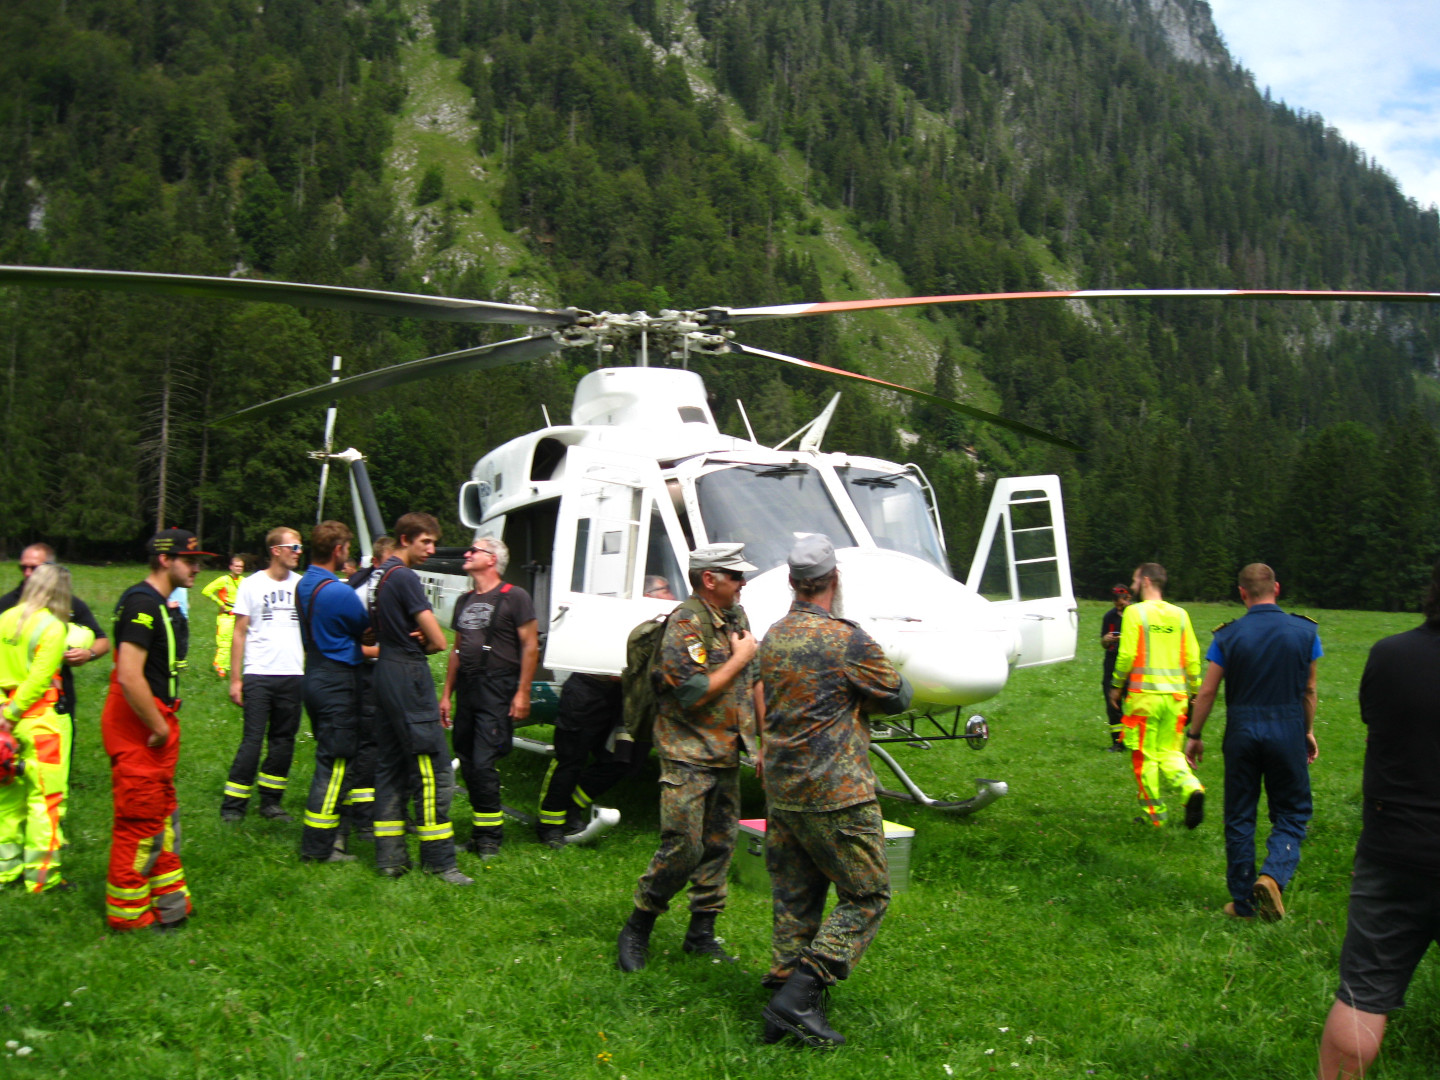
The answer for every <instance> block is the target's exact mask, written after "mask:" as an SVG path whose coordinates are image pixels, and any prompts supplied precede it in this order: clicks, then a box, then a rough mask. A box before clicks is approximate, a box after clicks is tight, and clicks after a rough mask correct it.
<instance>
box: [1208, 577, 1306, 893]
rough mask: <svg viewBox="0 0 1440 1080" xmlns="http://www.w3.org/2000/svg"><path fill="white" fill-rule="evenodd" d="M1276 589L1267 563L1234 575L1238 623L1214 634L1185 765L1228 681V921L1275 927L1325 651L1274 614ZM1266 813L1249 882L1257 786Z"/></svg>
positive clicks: (1296, 850) (1300, 822)
mask: <svg viewBox="0 0 1440 1080" xmlns="http://www.w3.org/2000/svg"><path fill="white" fill-rule="evenodd" d="M1279 596H1280V583H1279V582H1278V581H1276V580H1275V572H1274V571H1273V570H1271V569H1270V567H1268V566H1266V565H1265V564H1264V563H1251V564H1250V565H1249V566H1247V567H1245V569H1244V570H1241V571H1240V599H1241V601H1243V602H1244V604H1245V607H1246V609H1247V610H1246V612H1245V615H1244V617H1242V618H1239V619H1236V620H1235V621H1233V622H1228V623H1225V624H1224V625H1223V626H1218V627H1216V628H1215V637H1214V638H1213V640H1212V641H1211V642H1210V651H1209V652H1208V653H1206V656H1205V659H1206V660H1208V661H1209V664H1208V666H1207V667H1206V670H1205V680H1204V682H1203V683H1202V684H1201V686H1200V692H1199V693H1198V694H1196V695H1195V707H1194V709H1193V711H1192V712H1191V714H1190V725H1189V729H1188V730H1187V731H1186V733H1185V734H1186V741H1185V756H1186V758H1187V759H1189V761H1190V762H1191V764H1192V766H1193V765H1198V764H1200V760H1201V758H1202V756H1203V755H1204V749H1205V747H1204V743H1202V742H1201V741H1200V736H1201V733H1202V731H1203V729H1204V727H1205V720H1206V718H1207V717H1209V715H1210V710H1211V709H1212V708H1213V707H1214V704H1215V695H1216V693H1217V692H1218V691H1219V689H1220V681H1221V680H1222V679H1223V680H1224V681H1225V741H1224V743H1223V745H1222V749H1223V751H1224V754H1225V861H1226V864H1227V865H1226V871H1225V878H1226V884H1227V885H1228V886H1229V888H1230V895H1231V897H1232V898H1233V900H1232V901H1231V903H1228V904H1226V905H1225V913H1226V914H1227V915H1231V916H1233V917H1235V918H1239V919H1249V918H1254V917H1255V916H1256V915H1257V914H1258V915H1259V916H1260V917H1261V918H1262V919H1269V920H1273V919H1279V918H1281V917H1282V916H1283V915H1284V914H1285V905H1284V903H1283V902H1282V899H1281V894H1282V893H1283V892H1284V890H1285V887H1286V886H1287V885H1288V884H1289V883H1290V879H1291V877H1293V876H1294V874H1295V869H1296V867H1298V866H1299V865H1300V844H1301V842H1302V841H1303V840H1304V839H1305V830H1306V826H1307V825H1308V824H1309V821H1310V813H1311V806H1312V804H1311V800H1310V764H1311V763H1312V762H1313V761H1314V760H1315V759H1316V757H1318V756H1319V753H1320V751H1319V747H1318V746H1317V745H1316V743H1315V706H1316V702H1317V697H1316V689H1315V686H1316V684H1315V679H1316V664H1317V661H1319V659H1320V657H1321V656H1322V655H1323V651H1322V650H1321V648H1320V634H1319V631H1318V630H1317V629H1316V626H1315V620H1314V619H1310V618H1307V617H1306V616H1304V615H1295V614H1292V613H1289V612H1285V611H1281V610H1280V608H1279V606H1277V604H1276V600H1277V599H1279ZM1262 783H1263V784H1264V785H1265V796H1266V800H1267V802H1268V803H1269V805H1270V839H1269V840H1268V842H1267V843H1266V854H1265V865H1264V866H1263V867H1262V868H1261V872H1260V874H1259V876H1258V877H1257V876H1256V874H1255V811H1256V808H1257V807H1258V806H1259V803H1260V785H1261V784H1262Z"/></svg>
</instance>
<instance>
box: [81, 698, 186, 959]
mask: <svg viewBox="0 0 1440 1080" xmlns="http://www.w3.org/2000/svg"><path fill="white" fill-rule="evenodd" d="M155 706H156V708H158V709H159V710H160V715H161V716H163V717H164V718H165V719H166V721H167V722H168V723H169V724H170V739H169V741H168V742H166V744H165V745H164V746H161V747H154V748H152V747H150V746H148V745H147V740H148V739H149V737H150V729H149V728H147V727H146V726H145V725H144V723H142V722H141V720H140V718H139V716H137V715H136V714H135V710H134V709H132V708H131V707H130V703H129V702H127V701H126V700H125V694H124V692H123V691H122V690H121V689H120V684H119V683H118V682H117V681H116V678H115V675H114V673H113V672H112V673H111V676H110V692H109V694H108V695H107V696H106V698H105V708H104V710H103V711H102V712H101V714H100V730H101V733H102V735H103V736H104V738H105V752H106V753H107V754H109V755H110V784H111V791H112V797H113V799H114V804H115V820H114V824H113V826H112V829H111V834H110V871H109V873H108V874H107V875H106V879H105V918H106V921H107V922H108V923H109V924H110V927H111V929H113V930H122V931H123V930H139V929H142V928H143V927H146V926H151V925H153V924H155V923H157V922H158V923H176V922H179V921H180V920H181V919H184V918H185V917H186V916H187V915H189V914H190V912H191V910H192V907H191V904H190V889H189V888H188V886H187V885H186V884H185V870H184V867H182V866H181V864H180V808H179V803H178V801H177V800H176V798H175V766H176V764H177V763H178V762H179V760H180V721H179V719H178V718H177V717H176V715H175V710H174V709H172V708H170V707H169V706H167V705H165V704H163V703H162V702H161V701H160V700H159V699H158V698H157V699H156V700H155Z"/></svg>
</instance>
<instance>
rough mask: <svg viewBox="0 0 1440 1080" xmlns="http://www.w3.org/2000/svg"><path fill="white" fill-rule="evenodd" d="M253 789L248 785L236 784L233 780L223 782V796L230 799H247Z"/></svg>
mask: <svg viewBox="0 0 1440 1080" xmlns="http://www.w3.org/2000/svg"><path fill="white" fill-rule="evenodd" d="M254 790H255V789H254V787H252V786H251V785H249V784H237V783H235V781H233V780H227V781H225V796H226V798H230V799H248V798H250V793H251V792H252V791H254Z"/></svg>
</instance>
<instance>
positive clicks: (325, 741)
mask: <svg viewBox="0 0 1440 1080" xmlns="http://www.w3.org/2000/svg"><path fill="white" fill-rule="evenodd" d="M304 696H305V712H306V713H307V714H309V716H310V729H311V731H312V732H314V735H315V772H314V773H313V775H312V776H311V778H310V797H309V798H308V799H307V800H306V803H305V831H304V834H303V835H302V837H301V840H300V856H301V858H304V859H324V858H325V857H327V856H328V855H329V854H330V852H331V851H332V850H333V849H334V847H335V841H336V838H337V836H338V835H339V832H340V822H341V819H342V818H344V817H345V816H346V815H347V814H348V813H349V811H350V794H351V791H350V789H351V787H352V786H353V784H354V771H353V770H352V768H351V762H352V760H353V759H354V757H355V755H356V753H357V751H358V750H359V746H360V671H359V669H358V668H357V667H355V666H354V665H353V664H344V663H340V662H339V661H336V660H332V659H330V658H329V657H327V656H324V655H323V654H321V653H319V652H316V651H314V650H311V651H309V652H307V653H306V654H305V695H304ZM346 832H347V833H348V832H349V830H348V829H347V830H346Z"/></svg>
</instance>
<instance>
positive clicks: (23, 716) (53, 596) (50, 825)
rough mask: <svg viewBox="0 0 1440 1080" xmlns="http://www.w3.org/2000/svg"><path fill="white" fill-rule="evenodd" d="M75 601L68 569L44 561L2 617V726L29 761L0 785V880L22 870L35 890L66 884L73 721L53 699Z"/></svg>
mask: <svg viewBox="0 0 1440 1080" xmlns="http://www.w3.org/2000/svg"><path fill="white" fill-rule="evenodd" d="M70 600H71V595H70V571H69V570H67V569H65V568H64V567H63V566H56V565H55V564H54V563H46V564H45V565H43V566H39V567H36V569H35V572H34V573H33V574H31V575H30V577H29V578H28V579H26V582H25V590H24V592H22V593H21V594H20V603H19V605H18V606H16V607H13V608H11V609H10V610H9V611H6V612H5V613H4V614H3V615H0V692H3V694H4V698H5V703H4V705H3V706H0V730H4V731H10V732H12V733H13V734H14V736H15V739H16V741H17V742H18V743H19V744H20V754H21V757H22V758H23V759H24V761H25V773H24V775H23V776H21V777H19V778H17V779H16V780H14V781H13V782H12V783H10V784H8V785H7V786H5V787H0V884H4V883H7V882H11V881H14V880H16V879H17V878H19V877H20V876H21V875H22V874H23V875H24V878H25V887H26V889H27V890H28V891H30V892H35V893H39V892H45V891H46V890H47V889H56V888H65V887H68V886H66V884H65V882H64V881H63V880H62V879H61V877H60V845H61V843H62V842H63V838H62V837H61V833H60V808H61V805H62V804H63V803H64V801H65V780H66V776H67V774H68V772H69V763H70V720H69V717H65V716H61V715H60V714H58V713H57V712H56V711H55V703H56V701H58V700H59V698H60V679H59V672H60V665H61V663H63V662H64V659H65V634H66V629H67V627H66V622H65V618H64V616H66V615H68V614H69V613H70ZM57 612H58V613H59V614H56V613H57Z"/></svg>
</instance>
